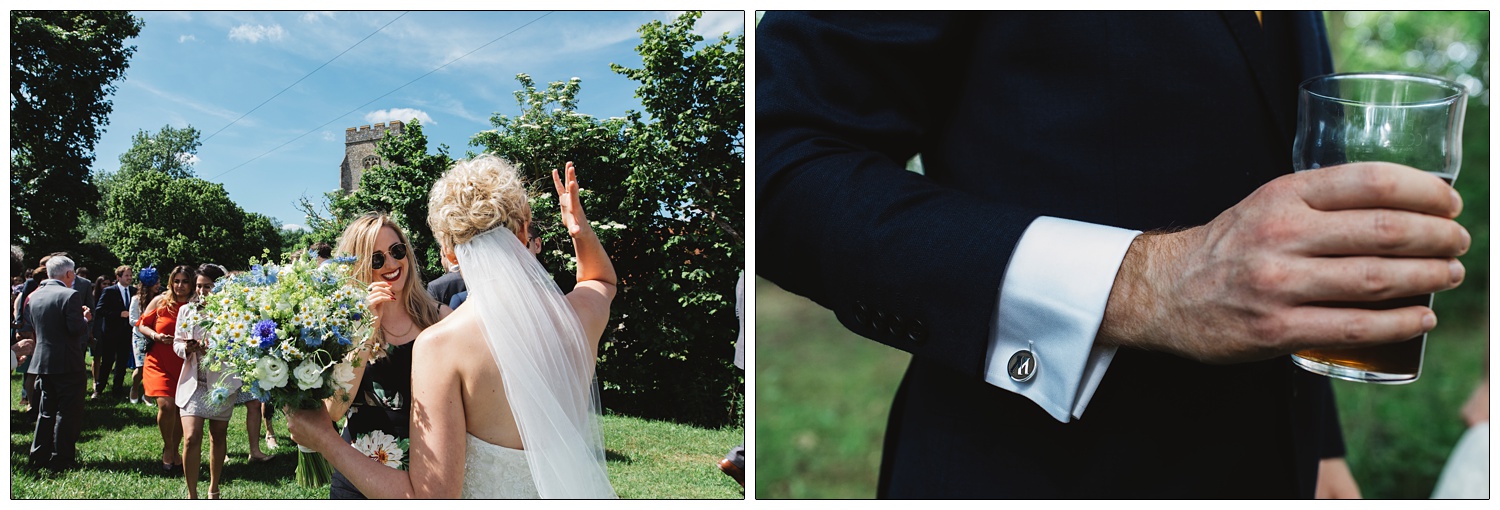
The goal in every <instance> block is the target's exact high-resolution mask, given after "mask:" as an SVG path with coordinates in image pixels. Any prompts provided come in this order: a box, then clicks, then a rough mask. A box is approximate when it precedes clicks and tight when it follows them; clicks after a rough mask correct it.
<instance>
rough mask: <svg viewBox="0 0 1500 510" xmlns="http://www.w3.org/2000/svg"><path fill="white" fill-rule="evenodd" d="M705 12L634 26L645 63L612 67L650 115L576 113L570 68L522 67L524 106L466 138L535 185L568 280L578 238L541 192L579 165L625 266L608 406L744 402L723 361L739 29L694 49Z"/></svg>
mask: <svg viewBox="0 0 1500 510" xmlns="http://www.w3.org/2000/svg"><path fill="white" fill-rule="evenodd" d="M699 16H700V14H698V13H688V14H685V15H683V16H680V17H679V18H678V19H677V20H676V21H674V22H673V23H670V24H663V23H660V22H653V23H650V24H647V25H645V26H643V27H641V29H640V32H641V34H642V42H641V44H640V45H639V46H637V51H638V52H640V53H641V56H642V60H643V62H644V63H645V67H644V68H642V69H639V70H635V69H628V68H625V67H623V66H612V68H613V69H614V70H615V71H616V72H619V73H621V74H625V75H627V76H629V77H630V78H631V79H633V80H636V81H637V82H640V83H641V86H640V87H639V88H638V89H637V97H640V98H641V99H642V104H643V105H644V106H645V108H646V112H645V114H642V113H640V112H633V111H632V112H627V113H626V114H625V115H624V116H623V117H610V118H608V119H603V120H600V119H598V118H595V117H593V116H590V115H586V114H582V113H579V112H578V111H577V107H578V104H577V98H578V92H579V89H580V88H581V83H580V81H579V80H578V79H577V78H574V79H572V80H569V81H567V82H553V83H550V84H549V85H548V86H547V87H546V88H545V89H537V88H536V86H535V84H534V82H533V81H532V79H531V77H530V76H527V75H525V74H522V75H518V76H517V80H518V81H519V82H520V84H521V86H522V89H521V90H519V91H517V92H516V101H517V103H518V104H519V106H520V107H521V113H520V115H518V116H515V117H510V116H507V115H497V116H495V117H493V118H492V119H491V121H490V122H491V124H492V125H494V127H495V129H493V130H491V131H486V132H483V133H480V134H478V135H475V136H474V137H473V138H472V139H471V141H470V144H471V145H475V146H483V147H484V148H485V151H486V152H491V153H494V154H497V155H499V156H501V157H503V158H505V159H507V160H509V161H511V162H512V163H515V164H517V165H518V166H519V167H520V169H521V172H522V175H523V177H524V178H526V179H527V180H528V181H530V182H533V183H536V184H535V186H536V189H537V191H538V193H536V198H535V199H534V200H533V202H532V208H533V214H534V216H535V217H536V219H535V220H534V222H536V224H537V225H538V226H540V227H541V229H542V231H543V241H544V244H545V245H546V248H544V249H543V253H542V255H541V260H542V263H543V265H545V266H546V267H548V268H551V269H553V270H554V271H555V272H556V273H557V274H558V278H559V280H560V282H559V283H560V284H561V286H562V287H563V289H564V290H565V291H566V290H568V289H569V288H570V287H571V281H572V278H571V275H569V274H567V272H570V271H572V270H573V267H574V266H573V265H572V261H571V254H572V249H571V244H570V242H569V241H568V239H567V234H566V233H565V232H561V231H560V230H558V229H556V228H551V227H549V226H548V222H549V221H552V220H551V219H552V218H553V217H555V215H556V211H557V206H556V202H555V199H554V198H553V197H552V196H551V194H550V193H547V191H550V189H551V169H553V168H560V167H561V166H562V164H563V163H564V162H566V161H573V162H575V163H576V164H577V166H578V168H579V174H580V175H579V180H580V183H579V184H580V186H581V187H582V188H583V189H584V193H583V196H582V200H583V202H584V207H585V209H586V210H587V211H588V215H589V218H590V221H591V222H592V223H593V224H594V229H595V231H596V232H598V233H599V237H600V239H601V241H603V242H604V244H605V247H606V249H607V250H608V251H609V253H610V257H611V259H612V260H613V261H614V266H615V272H616V273H617V274H618V276H619V278H620V285H619V293H618V294H617V295H616V297H615V301H614V303H613V304H612V305H611V316H612V317H611V324H610V326H609V328H608V329H607V331H609V333H608V334H607V337H606V338H605V339H603V341H601V343H600V364H599V370H598V373H599V378H600V380H601V381H602V382H603V386H604V390H603V391H604V395H603V400H604V403H605V405H606V406H607V407H608V408H610V410H611V411H613V412H620V413H627V414H633V415H637V416H644V417H650V418H665V419H673V420H678V421H685V422H691V423H698V424H705V425H721V424H724V423H728V422H730V421H732V420H734V419H736V418H737V417H739V412H742V408H741V407H740V404H739V402H740V401H739V400H738V399H737V397H738V395H740V393H741V391H742V385H743V377H742V376H741V372H739V371H738V370H737V369H735V368H734V367H733V366H732V365H731V364H730V361H731V358H732V357H733V344H734V339H735V338H736V336H737V335H736V332H737V329H738V326H739V322H738V320H737V318H736V317H735V315H734V301H733V299H734V298H733V291H734V287H735V283H736V281H737V279H738V276H739V272H740V271H741V269H742V268H743V263H742V259H741V253H742V251H743V249H744V244H743V241H742V239H741V237H740V234H739V232H741V231H742V230H743V224H744V210H743V203H744V187H743V175H744V145H743V140H744V38H743V36H741V37H739V38H736V39H730V38H728V37H725V38H723V39H722V40H720V41H719V42H717V43H715V44H711V45H706V46H704V47H702V48H698V44H699V43H700V42H701V41H702V38H701V37H699V36H696V35H693V34H692V27H693V25H694V22H695V20H696V19H698V17H699ZM648 116H649V119H648V118H646V117H648ZM563 270H566V271H563Z"/></svg>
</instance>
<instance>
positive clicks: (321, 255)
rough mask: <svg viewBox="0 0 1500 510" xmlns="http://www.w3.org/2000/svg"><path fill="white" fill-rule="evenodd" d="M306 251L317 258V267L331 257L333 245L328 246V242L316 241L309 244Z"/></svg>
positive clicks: (321, 265)
mask: <svg viewBox="0 0 1500 510" xmlns="http://www.w3.org/2000/svg"><path fill="white" fill-rule="evenodd" d="M307 251H308V252H309V253H312V254H313V256H314V257H317V258H318V267H323V264H327V263H328V261H329V260H331V259H333V247H332V246H329V245H328V243H323V242H320V243H316V244H314V245H312V246H309V247H308V248H307Z"/></svg>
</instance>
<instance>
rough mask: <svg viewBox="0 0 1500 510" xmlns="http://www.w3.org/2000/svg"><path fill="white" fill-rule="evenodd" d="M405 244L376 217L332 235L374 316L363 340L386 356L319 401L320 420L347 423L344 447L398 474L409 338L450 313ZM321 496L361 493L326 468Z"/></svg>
mask: <svg viewBox="0 0 1500 510" xmlns="http://www.w3.org/2000/svg"><path fill="white" fill-rule="evenodd" d="M409 245H410V244H409V242H408V241H407V239H406V234H405V233H404V232H402V231H401V227H399V226H397V225H396V223H395V222H393V221H391V219H390V217H388V216H386V215H384V214H378V213H368V214H365V215H364V216H360V217H359V218H356V219H355V220H354V221H353V222H351V223H350V224H349V226H348V227H347V228H345V229H344V233H343V235H342V236H341V237H340V238H339V246H338V249H337V251H338V252H340V253H348V254H352V255H354V256H355V263H354V267H353V275H354V277H355V278H356V279H358V280H360V281H363V282H365V283H366V284H367V285H368V286H369V287H368V288H369V295H367V296H366V297H365V303H366V304H367V305H368V306H369V307H370V310H371V311H372V313H373V314H374V316H375V317H374V324H373V325H372V327H371V331H372V332H371V336H372V337H373V338H374V340H375V342H374V343H375V344H376V345H382V344H383V345H385V346H386V356H385V357H382V358H380V359H376V360H374V361H371V362H369V363H364V364H361V365H360V367H361V368H358V369H355V371H354V383H353V387H354V388H355V390H354V393H353V395H349V397H350V398H348V399H345V398H343V397H344V396H345V395H343V394H342V393H340V394H335V395H334V396H333V397H332V398H329V399H328V400H327V401H326V404H327V409H328V416H346V417H347V418H348V419H349V420H348V422H346V423H345V424H344V431H343V438H344V442H346V443H349V444H351V445H353V446H354V447H355V448H356V449H359V450H360V451H361V452H362V453H364V454H366V455H371V456H377V457H380V458H383V459H386V460H388V463H387V465H390V466H392V467H397V468H401V469H405V466H406V457H407V455H406V451H405V450H406V448H404V447H401V446H400V442H401V441H403V440H405V439H407V438H408V436H409V433H408V423H409V418H408V417H409V408H410V404H411V349H412V341H413V340H416V338H417V334H419V333H421V332H422V330H424V329H427V328H428V327H429V326H432V325H433V324H436V323H437V321H439V320H441V319H442V318H443V317H445V316H447V315H448V313H449V312H450V311H451V310H449V309H448V306H447V305H439V304H438V302H437V301H435V300H433V299H432V297H431V296H429V295H427V291H426V290H424V289H423V288H422V276H421V274H420V270H419V269H418V267H417V264H415V263H414V262H415V260H414V258H415V257H411V256H410V254H409V248H408V246H409ZM366 359H367V360H368V359H369V358H368V357H367V358H366ZM329 497H331V498H333V499H363V498H364V495H363V494H361V493H360V490H359V489H358V488H357V487H355V486H354V484H353V483H350V481H349V479H348V478H345V477H344V474H343V473H340V472H339V471H338V470H334V472H333V480H332V482H331V484H330V485H329Z"/></svg>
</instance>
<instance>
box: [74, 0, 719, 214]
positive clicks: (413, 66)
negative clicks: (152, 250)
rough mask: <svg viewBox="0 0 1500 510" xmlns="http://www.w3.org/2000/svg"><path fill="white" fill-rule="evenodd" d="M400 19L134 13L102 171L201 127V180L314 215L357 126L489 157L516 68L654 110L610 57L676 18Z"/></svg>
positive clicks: (491, 15)
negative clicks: (168, 129) (160, 139)
mask: <svg viewBox="0 0 1500 510" xmlns="http://www.w3.org/2000/svg"><path fill="white" fill-rule="evenodd" d="M402 13H403V11H379V12H353V11H335V12H222V11H214V12H164V11H163V12H155V11H148V12H137V13H135V14H136V16H138V17H139V18H141V19H142V20H144V21H145V28H143V29H142V30H141V34H140V36H139V37H136V38H134V39H130V40H128V44H133V45H135V47H136V53H135V55H134V56H133V57H132V58H131V59H130V67H129V69H127V70H126V74H125V78H124V79H123V80H120V81H118V82H116V84H117V85H118V86H119V89H118V90H117V91H116V92H115V94H114V96H112V99H113V101H114V112H113V113H111V114H110V122H109V125H108V126H107V127H106V129H107V131H106V132H105V134H104V136H102V137H101V138H100V140H99V143H98V144H97V145H95V147H94V150H95V161H94V166H93V169H94V170H95V171H111V172H112V171H114V170H115V169H117V168H118V167H119V157H120V154H121V153H123V152H125V150H127V149H129V148H130V143H131V142H130V138H131V136H132V135H134V134H135V133H137V132H138V131H140V130H143V129H144V130H146V131H148V132H155V131H157V130H159V129H161V128H162V126H165V125H171V126H173V127H175V128H184V127H186V126H189V125H191V126H193V127H195V128H197V129H198V130H199V131H201V132H202V136H203V145H202V147H200V148H199V150H198V154H197V161H196V164H195V165H194V172H195V173H196V174H197V176H198V177H200V178H203V179H207V180H209V181H212V182H218V183H222V184H223V185H224V187H225V189H226V190H228V192H229V196H230V198H231V199H233V200H234V201H235V202H236V203H238V204H239V205H240V206H241V207H243V208H244V209H245V210H247V211H252V212H258V213H261V214H265V215H267V216H270V217H272V218H275V219H276V220H277V221H279V222H280V223H282V224H294V225H302V224H304V219H303V217H302V214H301V213H300V212H298V211H297V209H296V207H295V206H294V204H295V202H296V200H297V199H298V197H301V196H303V195H306V196H308V197H311V198H315V199H320V198H321V195H322V193H324V192H326V191H331V190H334V189H336V188H338V185H339V162H340V161H341V160H342V159H343V156H344V129H345V128H350V127H357V126H363V125H367V124H372V123H376V122H386V121H388V120H401V121H406V120H407V119H411V118H417V119H420V120H421V122H422V128H423V131H424V132H425V133H426V134H427V138H428V143H429V150H430V151H435V150H436V148H437V144H440V143H442V144H447V145H448V147H449V149H450V153H451V154H452V155H453V156H454V157H463V155H464V154H465V153H466V151H469V150H476V151H477V148H474V147H470V146H469V145H468V143H469V138H470V137H471V136H473V135H474V134H475V133H478V132H480V131H483V130H486V129H490V128H491V127H492V126H491V125H490V123H489V118H490V116H491V115H493V114H495V113H497V112H498V113H503V114H510V115H514V114H515V113H517V112H518V106H517V105H516V102H515V97H514V95H513V94H514V92H515V91H516V89H517V88H518V86H519V85H518V84H517V82H516V80H515V75H516V74H517V73H526V74H529V75H531V77H532V78H533V79H534V80H535V81H536V82H537V84H538V85H544V84H546V83H549V82H553V81H565V80H568V79H569V78H571V77H575V76H576V77H579V78H581V79H582V80H583V89H582V92H581V94H580V96H579V104H578V110H579V111H580V112H582V113H587V114H591V115H594V116H596V117H610V116H618V115H623V114H624V113H625V111H626V110H629V109H634V110H641V106H640V102H639V100H637V99H636V98H635V88H636V84H635V82H632V81H630V80H628V79H626V78H625V77H623V76H620V75H616V74H614V73H613V72H611V71H610V69H609V65H610V64H611V63H618V64H621V65H624V66H626V67H633V68H638V67H640V62H641V60H640V56H639V55H637V54H636V53H635V46H636V45H637V44H639V42H640V39H639V34H638V33H637V32H636V29H637V28H638V27H640V25H642V24H644V23H647V22H649V21H651V20H671V19H674V18H675V17H676V16H677V13H675V12H661V11H656V12H570V11H560V12H552V13H550V14H549V13H547V12H546V11H533V12H514V13H513V12H454V11H444V12H421V11H412V12H408V13H406V14H405V15H403V14H402ZM544 15H545V16H544ZM398 16H399V19H397V18H398ZM392 20H395V22H394V23H391V21H392ZM744 20H745V13H743V12H740V11H731V12H709V13H706V14H705V15H704V17H703V18H702V19H700V20H699V21H698V24H697V31H698V33H699V34H702V35H704V36H705V37H706V38H707V39H708V40H710V41H714V40H717V39H718V37H719V34H722V33H723V32H730V33H731V34H736V35H737V34H739V33H742V32H744V27H745V21H744ZM387 23H390V24H389V26H385V25H386V24H387ZM528 23H529V24H528ZM523 25H524V27H523ZM382 26H385V28H384V29H381V27H382ZM377 29H381V30H380V32H378V33H376V34H375V35H374V36H371V37H369V39H367V40H365V41H364V42H362V43H360V44H358V45H357V46H354V45H355V43H357V42H359V41H360V40H361V39H364V38H365V37H366V36H369V35H370V34H371V33H372V32H375V31H376V30H377ZM512 30H514V32H513V33H510V34H509V35H507V36H505V37H504V38H502V39H500V40H498V41H496V42H494V43H493V44H490V45H489V46H485V47H484V48H483V49H480V50H479V51H475V52H473V53H472V54H469V55H468V56H466V57H463V58H462V59H459V60H457V61H455V62H453V63H451V64H448V65H447V66H446V67H443V68H442V69H441V70H439V71H437V72H433V73H432V74H430V75H427V76H426V77H425V78H422V79H421V80H419V81H416V82H415V83H412V84H410V85H407V86H406V87H405V88H401V89H400V90H396V89H397V88H398V87H401V86H402V85H403V84H406V83H407V82H410V81H412V80H413V79H416V78H417V77H419V76H422V75H424V74H427V73H428V72H430V71H433V69H436V68H438V66H441V65H443V64H444V63H446V62H449V61H450V60H453V59H455V58H457V57H459V56H462V55H464V54H466V53H469V52H470V51H473V50H474V49H475V48H479V47H480V46H482V45H484V44H485V43H487V42H490V41H491V40H493V39H495V38H497V37H500V36H501V35H503V34H506V33H507V32H511V31H512ZM351 46H354V47H353V49H349V48H350V47H351ZM346 49H348V50H349V51H348V52H347V53H344V54H343V55H341V56H338V58H337V59H335V60H333V61H332V62H329V59H333V58H334V57H335V56H336V55H339V53H340V52H343V51H345V50H346ZM325 62H328V64H327V65H326V66H325V67H323V68H322V69H319V70H318V71H317V72H316V73H314V74H312V75H310V76H307V77H306V78H305V79H303V80H302V81H301V82H300V83H297V84H296V85H295V86H293V87H291V88H290V89H287V90H286V91H285V92H283V93H281V95H280V96H277V97H275V99H272V100H271V101H269V102H267V103H266V104H265V105H264V106H260V107H259V109H256V110H255V111H254V112H253V113H250V114H249V115H245V116H244V118H242V119H239V120H238V121H237V122H236V121H235V119H238V118H240V116H242V115H244V114H245V113H246V112H250V111H251V110H252V109H254V108H256V105H259V104H261V103H262V102H263V101H266V100H267V99H269V98H271V97H272V96H274V95H276V94H277V92H280V91H282V89H285V88H287V86H288V85H291V84H292V83H294V82H297V80H298V79H299V78H303V76H304V75H307V74H308V73H309V72H312V71H313V70H314V69H317V68H318V66H320V65H323V64H324V63H325ZM393 90H395V92H393V93H392V91H393ZM387 93H390V94H389V95H385V94H387ZM382 95H385V97H383V98H381V99H379V100H376V101H374V102H372V103H370V104H368V105H366V106H363V107H361V105H364V104H365V103H366V102H369V101H371V100H372V99H376V98H377V97H380V96H382ZM231 123H232V124H231ZM325 123H326V125H325ZM226 126H227V127H226ZM319 126H322V127H319ZM221 129H222V131H220V130H221ZM215 132H217V134H215ZM304 134H305V136H303V135H304ZM210 135H212V136H211V137H210ZM299 136H301V138H298V137H299ZM294 139H295V141H293V140H294ZM288 142H290V143H288ZM283 144H285V145H284V146H282V145H283ZM277 146H282V147H280V148H276V147H277ZM273 149H274V150H273ZM262 154H264V155H262ZM257 157H258V158H257ZM236 167H238V168H236Z"/></svg>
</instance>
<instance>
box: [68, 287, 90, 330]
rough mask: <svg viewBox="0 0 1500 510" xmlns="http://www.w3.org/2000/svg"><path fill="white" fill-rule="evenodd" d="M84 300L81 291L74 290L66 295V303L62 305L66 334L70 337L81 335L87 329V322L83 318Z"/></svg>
mask: <svg viewBox="0 0 1500 510" xmlns="http://www.w3.org/2000/svg"><path fill="white" fill-rule="evenodd" d="M85 301H86V300H85V299H84V297H83V293H82V292H77V291H74V292H73V295H71V296H68V300H67V304H65V305H63V318H64V319H65V320H66V321H67V323H68V335H69V336H71V337H81V336H84V335H85V334H86V333H88V331H89V322H88V321H87V320H85V319H84V318H83V307H84V302H85ZM86 340H87V338H85V341H86Z"/></svg>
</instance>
